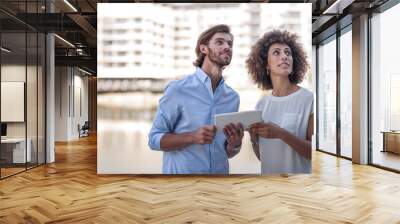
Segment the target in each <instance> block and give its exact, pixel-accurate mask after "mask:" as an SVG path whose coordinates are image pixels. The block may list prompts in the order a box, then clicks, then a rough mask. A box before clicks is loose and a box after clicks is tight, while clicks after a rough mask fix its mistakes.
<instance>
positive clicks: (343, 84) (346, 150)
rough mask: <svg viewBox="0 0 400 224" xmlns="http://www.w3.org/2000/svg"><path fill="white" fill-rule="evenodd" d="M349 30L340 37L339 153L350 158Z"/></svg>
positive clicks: (350, 37)
mask: <svg viewBox="0 0 400 224" xmlns="http://www.w3.org/2000/svg"><path fill="white" fill-rule="evenodd" d="M351 41H352V36H351V30H350V31H349V32H347V33H345V34H343V35H342V36H341V37H340V122H341V124H340V127H341V129H340V131H341V132H340V153H341V155H342V156H346V157H349V158H351V156H352V155H351V154H352V150H351V141H352V138H351V136H352V129H351V128H352V126H351V124H352V104H351V103H352V66H351V64H352V50H351V47H352V45H351Z"/></svg>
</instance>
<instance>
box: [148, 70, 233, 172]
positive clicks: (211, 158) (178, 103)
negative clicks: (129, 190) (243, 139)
mask: <svg viewBox="0 0 400 224" xmlns="http://www.w3.org/2000/svg"><path fill="white" fill-rule="evenodd" d="M238 110H239V95H238V94H237V93H236V92H235V91H234V90H233V89H232V88H230V87H229V86H227V85H226V84H225V83H224V80H223V79H221V81H220V82H219V84H218V86H217V88H216V89H215V92H214V93H213V91H212V87H211V79H210V77H209V76H208V75H207V74H206V73H204V71H203V70H201V69H200V68H197V69H196V72H195V73H194V74H192V75H189V76H187V77H185V78H184V79H182V80H177V81H172V82H170V83H169V84H168V86H167V87H166V89H165V92H164V95H163V96H162V97H161V99H160V101H159V106H158V111H157V114H156V117H155V118H154V122H153V126H152V128H151V130H150V133H149V146H150V148H151V149H153V150H161V149H160V140H161V138H162V136H163V135H164V134H165V133H173V134H181V133H187V132H193V131H196V130H197V129H199V128H200V127H203V126H205V125H213V124H214V115H216V114H220V113H229V112H237V111H238ZM225 140H226V137H225V135H224V134H223V132H217V134H216V135H215V137H214V140H213V141H212V143H211V144H205V145H199V144H193V145H189V146H187V147H184V148H182V149H179V150H174V151H169V152H164V155H163V173H164V174H217V173H219V174H228V173H229V162H228V156H227V154H226V151H225ZM150 162H151V161H150Z"/></svg>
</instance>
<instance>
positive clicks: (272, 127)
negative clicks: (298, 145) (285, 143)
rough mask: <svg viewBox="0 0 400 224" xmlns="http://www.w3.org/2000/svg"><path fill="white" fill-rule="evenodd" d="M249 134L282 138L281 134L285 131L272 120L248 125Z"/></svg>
mask: <svg viewBox="0 0 400 224" xmlns="http://www.w3.org/2000/svg"><path fill="white" fill-rule="evenodd" d="M249 132H250V136H251V135H252V132H253V135H255V134H256V135H258V136H261V137H263V138H282V136H283V134H284V133H285V129H283V128H281V127H279V126H278V125H277V124H275V123H273V122H267V123H262V122H259V123H255V124H252V125H250V131H249Z"/></svg>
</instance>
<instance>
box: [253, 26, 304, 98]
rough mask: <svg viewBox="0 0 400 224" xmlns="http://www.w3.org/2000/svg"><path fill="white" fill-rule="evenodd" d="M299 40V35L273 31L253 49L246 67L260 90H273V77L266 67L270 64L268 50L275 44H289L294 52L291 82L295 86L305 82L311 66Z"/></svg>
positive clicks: (266, 34)
mask: <svg viewBox="0 0 400 224" xmlns="http://www.w3.org/2000/svg"><path fill="white" fill-rule="evenodd" d="M297 39H298V35H297V34H292V33H290V32H288V31H286V30H285V31H281V30H273V31H270V32H267V33H265V34H264V36H263V37H261V39H259V40H258V41H257V43H256V44H255V45H254V46H253V47H252V48H251V52H250V54H249V57H248V58H247V60H246V66H247V70H248V72H249V74H250V77H251V79H252V80H253V82H255V83H256V84H257V85H258V87H259V88H261V89H263V90H269V89H272V88H273V86H272V81H271V77H270V75H269V74H267V69H266V65H267V62H268V50H269V48H270V46H271V45H272V44H275V43H280V44H287V45H288V46H289V47H290V50H291V51H292V57H293V70H292V73H291V74H290V75H289V81H290V82H291V83H293V84H298V83H300V82H302V81H303V79H304V76H305V74H306V72H307V70H308V68H309V67H310V66H309V64H308V62H307V55H306V53H305V51H304V49H303V46H302V45H301V44H300V43H299V42H297Z"/></svg>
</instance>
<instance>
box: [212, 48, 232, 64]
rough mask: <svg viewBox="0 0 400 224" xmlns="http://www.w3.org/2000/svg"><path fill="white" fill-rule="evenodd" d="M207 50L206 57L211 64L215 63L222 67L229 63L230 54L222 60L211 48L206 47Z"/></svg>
mask: <svg viewBox="0 0 400 224" xmlns="http://www.w3.org/2000/svg"><path fill="white" fill-rule="evenodd" d="M208 51H209V52H210V53H209V54H208V58H209V59H210V61H211V62H212V63H213V64H215V65H216V66H218V67H219V68H224V67H225V66H227V65H229V64H230V63H231V56H229V60H223V59H222V58H221V57H218V55H217V54H216V53H215V52H214V51H213V50H211V48H208Z"/></svg>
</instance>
